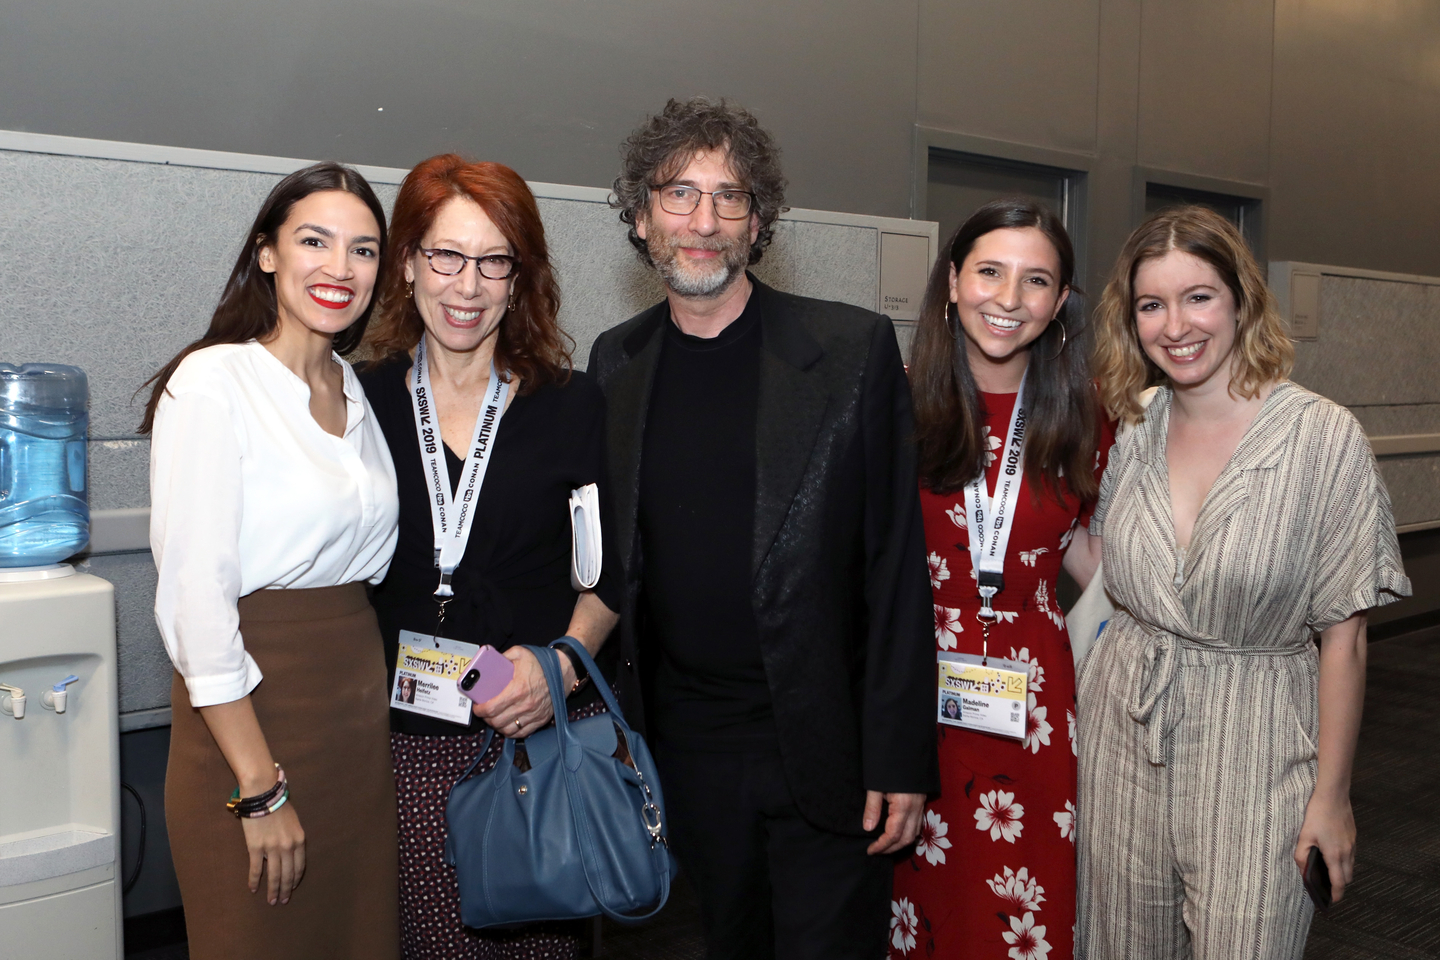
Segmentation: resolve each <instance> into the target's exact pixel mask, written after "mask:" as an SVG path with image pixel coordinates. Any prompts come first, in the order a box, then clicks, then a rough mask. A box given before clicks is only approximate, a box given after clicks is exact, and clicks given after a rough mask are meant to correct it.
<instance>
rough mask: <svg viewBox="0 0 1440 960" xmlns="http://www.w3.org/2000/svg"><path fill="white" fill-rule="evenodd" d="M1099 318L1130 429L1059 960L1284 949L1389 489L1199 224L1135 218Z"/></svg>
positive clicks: (1248, 259) (1403, 587) (1358, 683)
mask: <svg viewBox="0 0 1440 960" xmlns="http://www.w3.org/2000/svg"><path fill="white" fill-rule="evenodd" d="M1098 325H1099V329H1098V341H1097V370H1098V372H1099V374H1100V377H1101V389H1102V395H1103V396H1104V398H1105V401H1106V405H1107V407H1108V408H1109V410H1110V412H1111V414H1112V415H1114V416H1117V417H1121V418H1124V419H1125V420H1127V421H1129V422H1131V423H1135V426H1134V429H1133V430H1132V431H1131V432H1130V433H1129V435H1128V436H1127V437H1126V438H1125V439H1124V440H1123V441H1122V442H1121V443H1120V444H1119V445H1117V447H1116V448H1115V449H1114V450H1113V451H1112V453H1111V455H1110V461H1109V464H1108V466H1107V469H1106V472H1105V476H1104V479H1103V481H1102V483H1101V488H1100V503H1099V504H1098V506H1097V509H1096V511H1095V515H1094V519H1093V520H1092V522H1091V525H1090V534H1091V540H1090V542H1091V543H1092V544H1094V543H1099V544H1101V548H1100V549H1101V550H1102V555H1103V559H1104V567H1103V569H1104V575H1105V584H1106V587H1107V589H1108V590H1109V592H1110V593H1111V595H1112V596H1113V597H1114V598H1115V600H1116V603H1117V607H1118V608H1119V609H1118V611H1117V613H1116V615H1115V616H1114V617H1113V618H1112V620H1111V621H1110V623H1109V624H1108V626H1107V627H1106V628H1105V631H1104V633H1103V634H1102V635H1101V637H1100V639H1099V640H1098V642H1097V644H1096V646H1095V648H1094V650H1093V651H1092V652H1091V653H1090V655H1089V657H1088V658H1087V660H1086V661H1085V662H1084V663H1082V664H1081V667H1080V673H1079V676H1078V679H1077V683H1078V732H1077V739H1078V742H1079V797H1078V811H1077V817H1078V829H1077V853H1078V858H1079V865H1078V866H1079V876H1078V882H1077V887H1078V889H1077V900H1078V903H1077V909H1078V923H1077V930H1076V934H1077V936H1076V956H1077V957H1079V958H1086V957H1088V958H1092V960H1120V958H1132V957H1133V958H1146V960H1164V958H1171V957H1174V958H1180V957H1195V958H1198V960H1210V958H1221V957H1225V958H1229V957H1235V958H1239V957H1246V958H1263V960H1282V958H1294V960H1299V958H1300V957H1301V955H1302V953H1303V950H1304V944H1305V937H1306V933H1307V931H1308V929H1309V926H1310V918H1311V916H1312V911H1313V908H1312V906H1311V905H1310V902H1309V899H1308V897H1307V895H1306V893H1305V890H1304V886H1303V884H1302V880H1301V870H1302V867H1303V865H1304V863H1305V859H1306V856H1307V855H1308V853H1309V850H1310V848H1311V847H1312V846H1314V847H1318V848H1319V849H1320V852H1321V854H1322V855H1323V856H1324V858H1325V861H1326V863H1327V864H1328V865H1329V871H1330V875H1331V878H1332V881H1333V883H1334V892H1335V897H1336V898H1337V899H1338V898H1339V897H1340V896H1341V895H1342V894H1343V891H1344V885H1345V883H1347V882H1348V881H1349V880H1350V877H1351V871H1352V868H1353V864H1354V844H1355V823H1354V818H1353V816H1352V814H1351V809H1350V799H1349V788H1350V768H1351V761H1352V759H1353V757H1354V752H1355V740H1356V736H1357V734H1358V731H1359V725H1360V709H1361V705H1362V703H1363V699H1364V690H1365V611H1366V610H1367V609H1368V608H1370V607H1373V606H1378V605H1380V604H1383V603H1387V602H1390V601H1393V600H1395V599H1396V598H1397V597H1400V596H1406V595H1408V594H1409V592H1410V584H1409V581H1408V580H1407V579H1406V578H1405V575H1404V572H1403V569H1402V567H1401V564H1400V555H1399V548H1398V545H1397V542H1396V537H1395V526H1394V520H1393V518H1392V515H1391V509H1390V500H1389V496H1388V495H1387V493H1386V491H1385V487H1384V485H1383V483H1382V482H1381V480H1380V478H1379V476H1378V474H1377V472H1376V469H1375V460H1374V457H1373V456H1372V455H1371V452H1370V447H1369V444H1368V442H1367V440H1366V438H1365V434H1364V432H1363V431H1362V429H1361V428H1360V425H1359V424H1358V423H1357V422H1356V420H1355V418H1354V417H1353V416H1352V415H1351V414H1350V413H1349V412H1348V411H1347V410H1345V409H1344V408H1343V407H1340V406H1338V405H1336V404H1334V403H1331V402H1330V401H1328V400H1326V399H1324V398H1323V397H1319V396H1317V395H1315V394H1313V393H1310V392H1309V391H1307V390H1305V389H1303V388H1302V387H1299V386H1297V385H1295V384H1294V383H1291V382H1289V381H1288V380H1287V379H1285V378H1286V376H1287V375H1288V373H1289V370H1290V366H1291V362H1292V360H1293V348H1292V347H1291V346H1290V343H1289V341H1288V340H1287V339H1286V337H1285V332H1284V327H1283V322H1282V321H1281V319H1280V317H1279V315H1278V313H1277V312H1276V309H1275V306H1274V299H1273V297H1272V296H1271V295H1270V293H1269V292H1268V291H1267V290H1266V288H1265V284H1264V280H1263V277H1262V275H1261V272H1260V268H1259V266H1258V265H1257V264H1256V263H1255V261H1254V258H1253V257H1252V256H1251V254H1250V252H1249V250H1248V248H1247V247H1246V246H1245V243H1244V241H1243V240H1242V239H1241V237H1240V235H1239V233H1238V232H1237V231H1236V230H1235V228H1234V227H1233V226H1232V225H1231V224H1230V223H1229V222H1228V221H1226V220H1224V219H1223V218H1221V217H1220V216H1219V215H1217V214H1215V213H1213V212H1211V211H1209V210H1205V209H1202V208H1198V207H1188V208H1180V209H1178V210H1172V211H1168V212H1163V213H1161V214H1159V215H1157V216H1156V217H1154V218H1152V219H1151V220H1150V221H1148V222H1147V223H1146V224H1144V225H1143V226H1141V227H1140V228H1139V229H1138V230H1137V231H1136V232H1135V234H1134V235H1133V236H1132V237H1131V238H1130V240H1129V242H1128V243H1127V244H1126V246H1125V249H1124V250H1123V251H1122V253H1121V256H1120V262H1119V263H1118V264H1117V266H1116V270H1115V273H1114V276H1113V278H1112V280H1111V281H1110V284H1109V286H1108V287H1107V289H1106V291H1105V296H1104V300H1103V301H1102V304H1101V307H1100V316H1099V318H1098ZM1153 383H1159V384H1160V385H1161V389H1160V390H1159V393H1158V394H1157V396H1156V397H1155V400H1154V402H1152V403H1151V404H1150V406H1149V407H1148V408H1146V409H1144V410H1143V411H1142V410H1141V409H1140V405H1139V403H1138V400H1137V398H1138V395H1139V393H1140V390H1141V389H1142V388H1143V387H1145V386H1146V385H1147V384H1153ZM1137 421H1138V422H1137ZM1317 635H1318V637H1319V647H1318V651H1317V645H1316V642H1315V640H1316V637H1317Z"/></svg>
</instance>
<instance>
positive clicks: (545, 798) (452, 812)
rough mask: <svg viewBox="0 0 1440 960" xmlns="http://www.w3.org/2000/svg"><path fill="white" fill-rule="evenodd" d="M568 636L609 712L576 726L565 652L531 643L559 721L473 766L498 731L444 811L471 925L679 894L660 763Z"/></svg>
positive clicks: (638, 904) (654, 903)
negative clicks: (563, 667) (565, 686)
mask: <svg viewBox="0 0 1440 960" xmlns="http://www.w3.org/2000/svg"><path fill="white" fill-rule="evenodd" d="M561 642H564V643H565V644H566V645H567V646H568V647H569V648H570V649H571V650H573V651H574V652H575V655H576V656H577V657H579V658H580V660H581V661H582V662H583V663H584V664H585V667H586V669H588V670H589V671H590V676H591V677H594V678H595V681H594V682H595V685H596V687H597V688H598V689H599V691H600V695H601V696H602V697H603V698H604V700H605V706H606V707H608V708H609V711H610V712H609V713H602V714H599V715H598V716H594V717H589V718H587V719H585V720H577V721H576V722H574V723H571V722H569V720H568V718H567V717H566V715H565V694H564V692H563V690H562V689H561V685H560V659H559V654H557V653H556V652H555V651H554V650H552V649H550V648H548V647H530V648H529V650H530V652H531V653H533V654H535V657H536V659H538V660H539V661H540V667H541V669H543V670H544V671H545V681H546V683H547V684H548V685H549V687H550V700H551V702H552V703H554V704H555V705H556V710H555V724H554V726H551V727H546V728H545V729H544V730H541V731H539V732H538V733H535V734H532V735H531V736H529V737H527V738H526V739H525V740H523V741H516V740H506V741H505V748H504V752H503V753H502V754H501V756H500V759H499V761H498V762H497V763H496V764H495V766H494V767H493V768H492V769H490V770H488V771H486V772H484V773H479V774H476V773H474V771H475V767H476V766H477V765H478V764H479V763H480V757H483V756H484V755H485V751H486V749H487V748H488V747H489V746H490V742H491V738H492V737H494V736H495V732H494V731H493V730H491V731H489V732H488V733H487V734H486V736H485V744H484V747H482V748H481V751H480V757H477V758H476V760H475V762H474V763H472V764H471V765H470V767H469V769H467V770H466V771H465V774H464V775H463V776H462V777H461V778H460V779H459V780H458V781H457V782H456V784H455V786H454V787H452V788H451V790H450V799H449V801H448V803H447V804H446V807H445V823H446V826H447V828H448V830H449V837H448V838H447V839H446V841H445V858H446V860H447V861H448V862H450V863H452V864H454V866H455V871H456V874H457V877H458V879H459V883H460V919H461V920H462V921H463V922H464V924H465V925H466V926H467V927H495V926H511V925H514V924H519V923H529V922H531V921H536V920H571V919H578V918H581V917H593V916H595V915H597V914H600V913H604V914H605V915H606V916H608V917H611V918H612V919H615V920H619V921H622V922H624V921H633V920H644V919H646V918H647V917H651V916H654V915H655V914H656V913H658V912H659V910H660V908H661V907H663V906H664V905H665V901H666V899H667V898H668V897H669V896H670V877H671V874H672V873H673V871H674V863H673V861H672V859H671V854H670V843H669V840H668V838H667V837H666V834H665V820H664V812H663V811H664V800H663V798H662V796H661V793H660V779H659V777H658V776H657V775H656V773H655V762H654V760H653V759H651V757H650V751H649V749H648V748H647V747H646V746H645V741H644V740H643V739H642V738H641V737H640V736H639V735H638V734H636V733H635V732H634V731H633V730H631V729H630V726H629V725H628V724H627V723H626V722H625V717H624V715H623V714H622V713H621V712H620V705H619V704H618V703H617V702H616V701H615V695H614V694H613V693H612V692H611V691H610V688H609V685H608V684H606V683H605V681H604V679H603V677H602V676H601V674H600V669H599V668H598V667H596V666H595V661H594V660H592V659H591V658H590V654H589V653H587V652H586V650H585V648H584V647H583V646H581V645H580V644H579V642H577V641H575V640H573V639H572V638H570V637H565V638H564V640H563V641H561ZM517 758H518V760H517ZM472 774H474V775H473V776H472Z"/></svg>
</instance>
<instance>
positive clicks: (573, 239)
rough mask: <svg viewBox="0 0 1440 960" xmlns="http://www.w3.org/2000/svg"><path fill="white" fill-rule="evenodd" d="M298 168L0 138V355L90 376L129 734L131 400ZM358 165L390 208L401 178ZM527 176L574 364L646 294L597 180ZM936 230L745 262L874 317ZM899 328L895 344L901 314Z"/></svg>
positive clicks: (136, 402)
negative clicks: (273, 193) (578, 183)
mask: <svg viewBox="0 0 1440 960" xmlns="http://www.w3.org/2000/svg"><path fill="white" fill-rule="evenodd" d="M417 159H418V158H417ZM308 162H309V161H304V160H295V159H287V158H280V157H260V156H250V155H244V154H228V153H218V152H214V151H207V150H189V149H181V148H170V147H157V146H151V145H146V144H127V143H116V142H110V141H96V140H79V139H74V138H69V137H54V136H46V135H39V134H27V133H10V132H3V131H0V359H3V360H6V361H8V362H12V363H13V362H30V361H39V360H46V361H54V362H60V363H73V364H77V365H79V366H81V367H83V368H84V369H85V370H86V371H87V372H88V373H89V375H90V389H91V425H90V432H91V433H90V435H91V443H90V485H91V508H92V510H93V511H95V514H94V515H95V523H94V527H93V531H92V532H93V534H94V537H93V541H92V553H91V555H90V556H89V559H88V561H87V562H88V563H89V565H90V569H91V570H92V571H93V572H95V573H97V574H99V575H101V576H103V577H105V578H106V579H108V580H111V581H112V582H114V583H115V585H116V588H117V589H116V596H117V603H118V605H119V624H118V633H119V642H120V705H121V711H122V713H125V714H127V715H128V716H127V717H126V718H125V719H126V726H127V727H129V728H130V729H135V728H137V727H139V726H144V725H145V724H147V723H149V722H164V721H165V720H166V719H167V716H168V710H166V709H165V708H166V707H167V706H168V704H169V692H170V663H169V660H168V659H167V658H166V656H165V652H164V650H163V648H162V647H161V645H160V641H159V636H158V634H157V633H156V630H155V626H154V618H153V615H152V613H151V607H152V604H153V602H154V579H155V571H154V566H153V564H152V562H151V559H150V555H149V552H148V541H147V539H146V535H145V531H146V524H147V508H148V505H149V484H148V480H147V470H148V464H149V442H148V441H147V440H146V439H144V438H142V437H138V436H137V435H136V433H135V427H136V425H137V424H138V422H139V419H140V414H141V410H142V405H143V404H142V400H143V397H142V398H135V397H134V396H133V395H134V393H135V391H136V389H137V388H139V387H140V385H141V384H142V383H143V382H144V381H145V380H146V379H147V378H148V377H149V376H150V375H151V374H153V373H154V372H155V371H156V369H157V368H158V367H159V366H160V365H161V364H163V363H164V362H165V361H166V360H168V359H169V358H170V357H171V356H173V355H174V354H175V353H176V351H178V350H179V349H180V348H181V347H182V346H184V345H185V344H186V343H188V342H190V341H191V340H194V339H195V338H196V337H198V336H199V335H200V334H201V333H202V332H203V331H204V329H205V326H206V324H207V322H208V320H209V316H210V312H211V310H212V309H213V308H214V304H215V301H216V299H217V297H218V296H219V293H220V289H221V287H222V286H223V284H224V282H225V278H226V276H227V275H228V273H229V270H230V267H231V266H232V264H233V263H234V258H235V255H236V252H237V250H238V247H239V244H240V242H241V240H242V238H243V237H244V235H245V233H246V230H247V229H248V227H249V225H250V222H251V220H252V219H253V217H254V215H255V211H256V210H257V209H258V208H259V205H260V202H261V200H262V199H263V198H264V196H265V195H266V193H267V192H268V191H269V190H270V188H271V187H272V186H273V185H274V184H275V182H276V181H277V180H278V179H279V178H280V177H281V176H283V175H284V174H286V173H289V172H290V171H292V170H295V169H298V168H299V167H301V166H304V165H305V164H306V163H308ZM360 169H361V172H362V173H364V175H365V176H366V177H367V178H369V180H370V181H371V183H372V184H374V185H375V188H376V190H377V192H378V193H379V194H380V196H381V199H382V200H383V201H384V202H385V203H386V204H387V206H388V205H389V204H390V203H391V202H392V201H393V199H394V196H395V192H396V189H397V185H398V184H399V183H400V181H401V179H402V178H403V177H404V175H405V171H404V170H398V169H393V168H382V167H364V166H362V167H361V168H360ZM522 172H523V171H522ZM531 187H532V188H533V190H534V191H535V194H536V196H537V197H538V198H539V201H540V211H541V215H542V216H543V217H544V219H545V226H546V232H547V236H548V239H549V242H550V246H551V252H552V256H553V259H554V261H555V263H556V265H557V267H558V271H559V277H560V282H561V286H562V290H563V294H564V306H563V308H562V310H561V314H560V319H561V323H562V324H563V325H564V327H565V329H566V330H567V331H568V332H569V333H570V334H571V336H573V337H574V338H575V341H576V347H575V359H576V362H577V364H578V365H580V366H584V363H585V360H586V358H587V357H588V355H589V351H590V344H591V343H592V342H593V341H594V339H595V337H596V335H597V334H599V333H600V332H601V331H603V330H605V329H607V328H608V327H611V326H613V325H615V324H616V323H619V322H620V321H622V320H624V319H626V318H627V317H629V316H631V315H633V314H634V313H636V312H637V311H639V310H641V309H642V308H644V307H646V306H648V305H649V304H651V303H654V302H655V301H657V300H659V299H660V296H661V291H660V288H659V286H658V285H657V283H656V281H655V280H654V279H653V277H652V276H651V275H650V274H649V271H648V270H647V269H646V268H644V267H643V266H641V264H640V263H639V262H638V261H637V260H636V258H635V255H634V253H633V251H632V249H631V247H630V245H629V244H628V243H627V242H626V240H625V230H624V227H623V226H622V225H621V224H620V222H619V220H618V218H617V215H616V213H615V211H614V210H611V209H610V208H609V206H608V203H607V200H608V196H609V193H608V191H606V190H604V189H600V188H595V187H575V186H565V185H557V184H545V183H532V184H531ZM936 231H937V227H936V225H935V224H934V223H930V222H926V221H911V220H896V219H889V218H884V217H868V216H859V215H854V214H846V213H830V212H825V211H816V210H792V211H790V212H789V213H787V214H785V216H784V217H783V219H782V220H781V222H780V223H779V224H778V226H777V229H776V235H775V242H774V243H773V244H772V245H771V247H770V249H769V250H768V251H767V252H766V254H765V258H764V260H762V261H761V263H760V264H759V265H758V267H757V268H756V273H757V274H758V275H759V276H760V277H761V278H762V279H763V280H765V281H766V282H768V283H771V284H773V285H774V286H776V287H779V288H780V289H783V290H788V291H791V292H794V293H798V294H802V295H805V296H812V297H821V298H825V299H830V300H841V301H845V302H847V303H853V304H857V305H860V306H864V307H868V308H870V309H872V310H878V309H880V306H881V280H882V277H881V253H882V249H883V250H884V251H885V274H886V276H885V287H886V294H887V296H889V295H890V294H891V293H892V291H893V290H896V289H901V288H905V289H909V290H912V291H913V289H914V287H915V285H916V282H917V277H918V281H919V282H920V283H922V284H923V277H924V271H925V268H926V266H927V265H928V264H929V263H930V262H931V261H933V259H934V256H935V251H936V249H937V248H938V237H937V235H936ZM895 250H898V251H900V255H899V256H897V255H893V254H892V253H891V251H895ZM892 299H893V298H892ZM891 307H892V308H891V309H889V310H887V311H886V312H887V313H888V314H890V315H892V316H897V318H898V317H903V316H905V314H904V312H903V311H899V312H897V311H896V310H895V309H894V307H893V304H891ZM897 326H898V329H899V332H900V334H901V340H902V345H906V343H907V341H908V335H909V330H908V329H907V325H906V324H904V323H901V324H898V325H897Z"/></svg>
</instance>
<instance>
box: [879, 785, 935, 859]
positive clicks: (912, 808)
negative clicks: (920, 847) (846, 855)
mask: <svg viewBox="0 0 1440 960" xmlns="http://www.w3.org/2000/svg"><path fill="white" fill-rule="evenodd" d="M881 801H884V802H885V803H888V804H889V805H890V815H889V816H888V817H887V818H886V819H885V832H884V833H882V834H880V836H879V838H878V839H877V840H876V841H875V842H874V843H872V844H870V846H869V847H868V848H866V850H865V852H866V853H869V854H872V855H873V854H882V853H894V852H895V851H897V850H903V849H905V848H906V847H908V846H910V844H912V843H914V842H915V838H916V837H917V836H919V834H920V817H921V816H922V815H923V814H924V811H925V794H923V793H881V792H880V791H879V790H866V791H865V829H866V830H867V831H868V830H874V829H875V828H876V827H877V826H878V825H879V823H880V803H881Z"/></svg>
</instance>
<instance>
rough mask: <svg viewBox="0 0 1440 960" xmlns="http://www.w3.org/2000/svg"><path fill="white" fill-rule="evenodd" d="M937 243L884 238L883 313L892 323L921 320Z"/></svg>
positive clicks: (902, 237) (907, 237)
mask: <svg viewBox="0 0 1440 960" xmlns="http://www.w3.org/2000/svg"><path fill="white" fill-rule="evenodd" d="M932 245H933V241H932V240H931V238H930V237H927V236H916V235H915V234H903V233H886V232H882V233H881V234H880V312H881V313H883V314H884V315H885V316H887V317H889V318H890V319H891V320H918V319H920V301H921V300H923V299H924V298H925V281H926V279H927V278H928V276H929V274H930V261H931V259H932V256H933V255H932V253H931V247H932Z"/></svg>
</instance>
